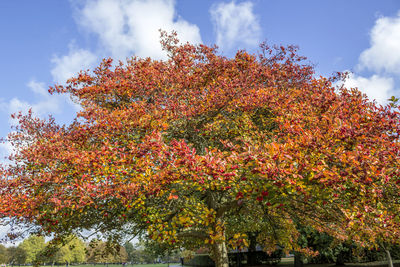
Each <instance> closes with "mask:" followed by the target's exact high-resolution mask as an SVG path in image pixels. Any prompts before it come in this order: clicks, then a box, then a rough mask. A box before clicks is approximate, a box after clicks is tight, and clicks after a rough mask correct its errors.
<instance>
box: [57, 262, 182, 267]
mask: <svg viewBox="0 0 400 267" xmlns="http://www.w3.org/2000/svg"><path fill="white" fill-rule="evenodd" d="M169 265H170V266H172V265H180V264H179V263H170V264H169ZM59 266H60V267H61V266H65V265H59ZM106 266H107V264H103V263H99V264H82V265H70V266H69V267H106ZM108 266H109V267H120V266H125V267H167V266H168V264H167V263H159V264H126V265H122V264H108ZM55 267H57V266H55Z"/></svg>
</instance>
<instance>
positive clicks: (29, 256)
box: [18, 235, 46, 264]
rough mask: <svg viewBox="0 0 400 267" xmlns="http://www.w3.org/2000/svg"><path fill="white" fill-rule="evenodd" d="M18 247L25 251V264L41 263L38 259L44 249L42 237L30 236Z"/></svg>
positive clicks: (44, 244) (44, 243)
mask: <svg viewBox="0 0 400 267" xmlns="http://www.w3.org/2000/svg"><path fill="white" fill-rule="evenodd" d="M18 247H19V248H21V249H22V250H24V251H25V254H26V259H25V263H30V264H36V263H37V262H43V261H42V259H41V257H40V256H41V253H42V252H43V251H44V249H45V247H46V242H45V239H44V237H43V236H37V235H31V236H29V237H28V238H27V239H25V240H24V241H22V243H21V244H20V245H19V246H18Z"/></svg>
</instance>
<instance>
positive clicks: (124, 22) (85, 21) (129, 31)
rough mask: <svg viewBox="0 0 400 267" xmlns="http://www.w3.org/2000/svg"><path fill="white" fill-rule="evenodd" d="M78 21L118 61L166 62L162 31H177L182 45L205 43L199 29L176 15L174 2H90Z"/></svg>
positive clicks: (157, 0) (164, 0)
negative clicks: (131, 58) (186, 43)
mask: <svg viewBox="0 0 400 267" xmlns="http://www.w3.org/2000/svg"><path fill="white" fill-rule="evenodd" d="M76 22H77V24H78V25H80V26H82V27H83V28H85V29H86V30H88V31H89V32H91V33H94V34H96V35H97V36H98V38H99V40H100V41H101V44H102V45H103V47H104V48H105V49H106V50H107V51H109V52H110V53H111V55H112V56H113V58H116V59H125V58H126V57H128V56H132V55H137V56H140V57H152V58H153V59H165V58H166V54H165V53H164V52H163V51H162V49H161V45H160V33H159V29H162V30H165V31H168V32H170V31H172V30H175V31H176V32H177V33H178V38H179V39H180V40H181V41H182V42H186V41H188V42H191V43H201V37H200V30H199V28H198V27H197V26H196V25H193V24H190V23H189V22H187V21H186V20H184V19H183V18H181V17H179V16H177V15H176V13H175V1H173V0H149V1H143V0H97V1H95V0H88V1H86V2H85V4H84V6H83V8H81V9H77V15H76Z"/></svg>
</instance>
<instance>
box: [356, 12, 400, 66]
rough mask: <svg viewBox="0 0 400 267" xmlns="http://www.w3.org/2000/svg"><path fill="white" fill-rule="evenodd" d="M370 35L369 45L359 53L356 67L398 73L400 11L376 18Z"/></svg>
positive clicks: (399, 58)
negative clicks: (389, 15)
mask: <svg viewBox="0 0 400 267" xmlns="http://www.w3.org/2000/svg"><path fill="white" fill-rule="evenodd" d="M370 37H371V39H370V44H371V47H370V48H368V49H366V50H364V51H363V52H362V53H361V55H360V59H359V65H358V68H359V69H361V70H362V69H368V70H371V71H375V72H380V71H385V72H390V73H396V74H398V73H400V11H399V12H398V13H397V16H396V17H381V18H379V19H378V20H376V22H375V25H374V27H373V28H372V30H371V32H370Z"/></svg>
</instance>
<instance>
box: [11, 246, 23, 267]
mask: <svg viewBox="0 0 400 267" xmlns="http://www.w3.org/2000/svg"><path fill="white" fill-rule="evenodd" d="M7 255H8V260H7V263H8V264H11V265H15V264H18V265H20V264H24V263H25V262H26V251H25V250H24V249H22V248H21V247H19V246H18V247H15V246H12V247H9V248H7Z"/></svg>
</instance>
